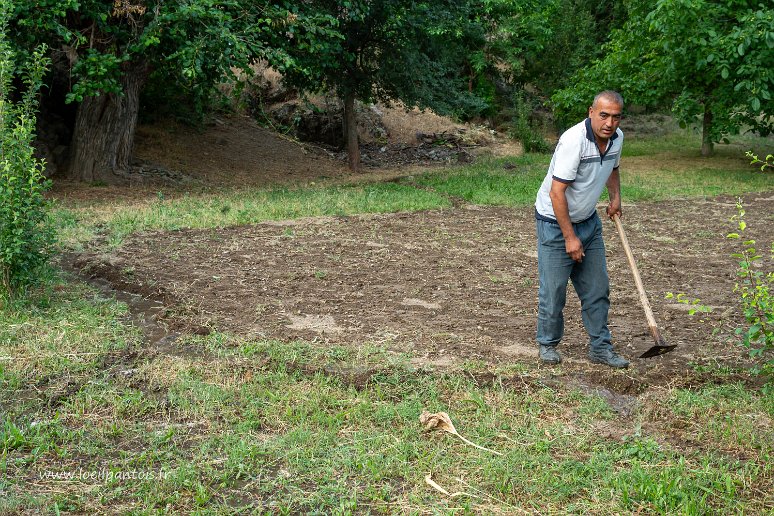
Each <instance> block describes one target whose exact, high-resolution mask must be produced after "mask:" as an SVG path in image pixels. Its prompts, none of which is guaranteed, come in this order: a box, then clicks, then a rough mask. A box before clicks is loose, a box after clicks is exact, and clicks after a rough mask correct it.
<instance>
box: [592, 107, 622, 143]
mask: <svg viewBox="0 0 774 516" xmlns="http://www.w3.org/2000/svg"><path fill="white" fill-rule="evenodd" d="M621 111H622V106H620V105H619V104H618V103H616V102H614V101H611V100H609V99H607V98H605V97H602V98H600V99H599V100H597V101H596V102H595V103H594V104H593V105H592V106H591V107H590V108H589V118H590V119H591V130H592V131H594V136H596V138H597V141H601V142H606V141H607V140H609V139H610V137H611V136H613V135H614V134H615V131H616V129H618V124H620V123H621Z"/></svg>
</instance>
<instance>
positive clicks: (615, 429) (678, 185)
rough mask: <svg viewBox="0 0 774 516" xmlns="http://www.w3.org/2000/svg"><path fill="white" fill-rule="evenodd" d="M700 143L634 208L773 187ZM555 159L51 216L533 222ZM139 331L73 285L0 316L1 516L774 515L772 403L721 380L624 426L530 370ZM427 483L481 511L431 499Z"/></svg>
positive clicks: (651, 168)
mask: <svg viewBox="0 0 774 516" xmlns="http://www.w3.org/2000/svg"><path fill="white" fill-rule="evenodd" d="M683 138H687V140H684V139H683ZM691 138H692V137H691V136H690V135H688V136H681V135H678V136H677V137H676V138H675V139H664V138H661V139H655V138H654V139H651V140H647V139H645V140H642V141H644V143H639V142H631V144H630V143H627V149H629V150H628V151H627V152H630V154H628V156H627V157H626V158H625V161H624V165H623V168H622V171H623V181H624V182H623V189H624V196H625V199H626V200H627V201H635V202H640V201H649V200H655V199H667V198H672V197H706V196H713V195H721V194H722V195H736V194H738V193H743V192H753V191H765V190H771V189H772V188H774V182H773V181H772V180H771V177H772V176H771V174H762V173H760V172H759V171H757V169H755V168H754V167H750V166H748V165H746V163H745V160H744V158H736V157H734V156H729V155H724V152H725V150H724V151H723V152H721V153H720V154H721V155H720V157H718V158H717V159H715V160H709V161H708V160H703V159H700V158H698V157H696V156H693V155H691V154H690V152H689V151H688V150H686V149H687V148H688V145H687V144H688V143H691V142H692V143H696V140H695V138H694V140H691ZM662 140H663V141H662ZM740 155H743V153H741V152H740ZM549 159H550V157H548V156H542V155H526V156H521V157H512V158H502V159H489V160H484V161H481V162H479V163H477V164H473V165H470V166H466V167H459V168H453V169H448V170H445V171H442V172H440V173H438V172H435V173H432V174H429V173H428V174H423V175H415V176H414V177H411V178H405V179H403V180H402V181H400V182H399V183H398V184H394V183H388V184H373V185H365V186H351V187H317V188H307V189H303V188H301V189H294V190H289V189H273V190H241V191H223V192H219V193H211V194H207V195H189V196H185V195H179V196H173V197H170V198H165V197H163V196H159V197H157V198H156V199H153V200H149V201H146V202H134V203H131V204H129V203H120V202H110V203H94V204H91V205H88V206H68V207H61V206H60V207H58V208H57V209H55V211H54V215H55V220H56V224H57V226H58V230H59V234H60V236H61V237H62V240H63V244H64V246H65V247H70V248H77V247H78V246H80V245H83V244H85V243H87V242H90V241H92V240H93V239H95V238H97V237H103V238H104V239H105V241H106V243H107V244H108V245H109V246H111V245H112V246H117V245H120V243H121V241H122V240H123V239H124V238H125V237H126V236H127V235H130V234H132V233H134V232H137V231H145V230H173V229H179V228H185V227H193V228H212V227H224V226H229V225H237V224H250V223H255V222H260V221H265V220H276V219H285V218H295V217H304V216H319V215H328V216H341V215H352V214H357V213H379V212H390V211H414V210H425V209H439V208H448V207H449V206H451V201H450V197H451V198H454V197H459V198H464V199H466V200H467V201H468V202H472V203H476V204H492V205H504V206H525V205H529V204H531V203H532V202H533V201H534V194H535V190H536V189H537V186H538V185H539V184H540V181H542V179H543V177H544V174H545V171H546V168H547V165H548V162H549ZM506 165H508V166H507V168H506ZM319 273H320V274H321V275H323V274H325V271H323V270H321V271H319ZM496 280H498V278H493V281H496ZM127 321H128V314H127V307H126V306H125V305H123V304H122V303H119V302H117V301H115V300H112V299H106V298H105V297H104V296H103V295H101V294H99V293H97V292H96V291H94V290H93V289H91V288H90V287H88V286H85V285H83V284H81V283H79V282H78V281H76V280H74V279H71V278H66V277H59V278H55V279H52V280H51V282H50V283H49V284H48V285H47V286H46V287H45V289H43V290H42V291H40V292H37V293H36V294H34V295H32V296H31V297H30V298H29V299H27V300H25V301H23V302H18V303H16V304H12V305H10V306H6V307H4V308H3V309H1V310H0V514H6V513H8V514H12V513H26V514H37V513H52V514H60V513H66V512H74V513H115V512H118V513H133V514H156V513H200V514H243V513H256V514H264V513H266V514H297V513H326V514H327V513H331V514H352V513H409V514H419V513H426V512H433V513H443V514H457V513H463V514H464V513H486V514H489V513H492V514H497V513H502V514H519V513H523V512H540V513H549V514H553V513H581V512H591V513H595V514H617V513H634V512H646V513H676V512H679V513H688V514H694V513H695V514H699V513H702V514H703V513H749V514H761V513H766V512H771V511H772V510H774V496H772V493H773V492H774V465H773V464H774V461H772V450H773V449H774V440H773V439H772V434H771V427H772V419H773V418H774V397H773V396H774V394H772V393H771V392H768V393H766V392H762V391H760V390H758V389H754V388H751V387H748V386H746V385H745V384H742V383H738V382H736V381H734V380H731V379H730V378H729V377H728V376H724V375H722V374H718V375H717V376H716V379H717V382H716V383H717V384H715V383H709V384H704V385H702V386H699V387H695V388H675V387H670V386H663V387H659V386H651V388H650V389H649V390H648V391H647V393H646V394H644V395H642V396H640V398H639V401H640V404H641V405H640V407H639V409H638V410H637V411H635V414H634V416H633V417H631V418H620V417H619V416H618V415H617V414H616V413H615V412H614V411H613V410H612V409H611V408H610V406H609V405H608V403H607V402H606V401H605V400H604V399H602V398H601V397H598V396H594V395H589V394H587V393H584V392H581V391H578V390H573V389H571V388H567V387H548V386H546V385H544V383H543V380H542V377H543V376H544V375H545V371H541V370H540V369H539V368H538V367H537V366H535V365H532V364H529V363H519V364H511V365H508V366H503V367H500V368H498V369H491V367H492V366H491V365H488V364H486V363H483V362H480V361H470V362H466V363H465V364H463V365H462V366H460V367H459V368H458V369H455V370H451V371H447V372H443V373H440V372H430V371H426V370H423V369H417V368H416V367H414V366H412V363H411V360H410V359H411V358H412V357H411V355H410V354H407V355H396V354H394V353H390V352H388V351H387V350H385V349H383V348H381V347H379V346H377V345H374V344H371V343H364V344H363V345H362V346H361V347H358V348H344V347H335V346H334V347H323V346H319V345H317V344H313V343H307V342H301V341H299V342H276V341H265V340H251V339H246V338H243V337H240V336H236V335H229V334H224V333H213V334H211V335H209V336H206V337H203V336H183V337H181V338H180V339H179V340H178V341H176V342H175V343H174V344H173V345H171V346H169V347H168V348H165V350H164V351H163V352H161V351H160V350H158V349H155V348H149V347H147V346H145V345H144V344H143V343H142V337H141V335H140V334H139V332H138V330H137V329H136V328H134V327H132V326H131V325H130V324H129V323H128V322H127ZM490 369H491V370H490ZM350 373H353V374H350ZM611 374H613V373H611ZM703 374H707V372H706V371H705V372H704V373H703ZM737 377H738V375H735V376H734V377H733V378H737ZM477 378H486V379H487V380H486V381H483V380H480V381H477V380H476V379H477ZM423 410H429V411H431V412H436V411H445V412H448V413H449V414H450V416H451V418H452V420H453V421H454V423H455V426H456V427H457V429H458V430H459V432H460V433H461V434H462V435H464V436H465V437H467V438H469V439H470V440H472V441H474V442H476V443H478V444H481V445H483V446H486V447H487V448H491V449H494V450H497V451H499V452H501V453H502V454H503V455H502V456H497V455H494V454H490V453H487V452H484V451H481V450H477V449H475V448H473V447H470V446H466V445H464V444H463V443H462V442H461V441H459V440H458V439H456V438H455V437H454V436H452V435H450V434H446V433H441V432H437V431H436V432H425V431H423V429H422V427H421V425H420V424H419V414H420V413H421V412H422V411H423ZM428 474H432V478H433V480H434V481H435V482H437V483H438V484H440V485H441V486H443V487H444V488H445V489H447V490H448V491H449V492H450V493H453V492H462V493H464V494H460V495H458V496H454V497H451V496H447V495H444V494H442V493H440V492H438V491H436V490H434V489H433V488H431V487H429V486H428V485H427V484H426V482H425V477H426V475H428Z"/></svg>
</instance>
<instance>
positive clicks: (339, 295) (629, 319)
mask: <svg viewBox="0 0 774 516" xmlns="http://www.w3.org/2000/svg"><path fill="white" fill-rule="evenodd" d="M745 202H746V209H747V215H746V220H747V222H748V224H749V229H748V230H747V233H748V235H747V236H748V237H751V238H756V239H757V240H758V242H759V244H760V245H759V248H760V249H761V250H762V251H764V252H763V254H764V259H765V260H769V256H768V254H769V253H768V252H767V251H768V249H769V246H770V243H771V241H772V240H774V225H773V224H772V214H773V213H774V211H773V210H772V208H774V196H772V195H771V194H762V195H757V196H756V195H752V196H749V197H748V198H747V199H746V200H745ZM600 213H601V214H602V213H603V212H602V207H600ZM735 213H736V209H735V207H734V199H731V198H721V199H712V200H706V201H705V200H690V201H670V202H660V203H638V204H636V205H625V206H624V226H625V227H626V231H627V235H628V238H629V241H630V244H631V245H632V248H633V251H634V255H635V257H636V259H637V262H638V265H639V268H640V273H641V276H642V279H643V282H644V284H645V287H646V289H647V291H648V295H649V299H650V302H651V305H652V308H653V311H654V313H655V316H656V319H657V321H658V323H659V326H660V327H661V330H662V332H663V334H664V337H665V338H666V340H667V342H668V343H670V344H677V345H678V348H677V349H676V350H675V351H674V352H672V353H670V354H668V355H665V356H662V357H656V358H651V359H644V360H643V359H638V358H637V357H638V356H639V355H640V354H641V353H642V352H644V351H645V350H647V349H648V348H649V347H650V346H651V345H652V344H653V341H652V338H651V336H650V334H649V333H648V329H647V324H646V322H645V318H644V315H643V310H642V307H641V305H640V302H639V299H638V295H637V292H636V288H635V285H634V281H633V279H632V275H631V272H630V271H629V269H628V265H627V263H626V258H625V256H624V253H623V249H622V247H621V244H620V241H619V240H618V237H617V234H616V232H615V228H614V226H613V224H612V223H611V222H609V221H605V223H604V231H605V238H606V242H607V253H608V264H609V269H610V280H611V301H612V307H611V314H610V328H611V331H612V333H613V338H614V343H615V346H616V348H617V349H618V350H619V351H620V352H621V353H622V354H623V355H625V356H626V357H628V358H629V359H631V361H632V366H631V368H630V369H628V370H627V371H623V372H616V371H612V370H610V369H609V368H606V367H604V366H599V365H592V364H590V363H589V362H588V361H587V360H586V351H587V346H586V342H587V337H586V335H585V332H584V330H583V326H582V322H581V317H580V306H579V303H578V302H577V298H576V297H575V295H574V294H571V295H570V296H568V300H569V301H568V306H567V309H566V311H565V316H566V333H565V339H564V342H563V343H562V345H561V346H560V351H561V352H562V354H563V356H564V357H565V363H564V364H563V365H562V366H561V367H562V371H564V373H567V374H569V375H570V376H571V377H576V378H581V379H582V381H583V382H584V384H586V383H589V382H591V384H595V385H599V386H604V387H605V388H608V389H611V390H612V391H614V392H617V393H624V394H638V393H640V392H642V391H643V390H645V389H647V387H648V386H649V385H653V384H666V383H668V384H674V385H682V384H684V383H686V382H689V383H690V382H692V381H695V379H696V375H695V374H691V375H686V373H687V372H688V371H694V367H693V366H694V364H703V363H725V364H730V365H734V366H739V365H745V364H746V353H745V351H744V350H743V349H740V348H739V347H736V346H734V345H731V344H728V343H724V342H723V340H722V339H719V338H717V337H712V336H711V333H712V325H717V324H722V325H724V326H725V327H730V326H733V325H734V324H735V323H737V322H738V321H737V320H734V319H733V317H736V315H734V314H738V310H734V309H733V308H735V307H736V306H737V301H736V299H735V294H734V292H733V288H734V283H735V281H736V276H735V268H736V262H737V261H738V260H737V259H735V258H732V257H731V256H730V255H731V253H732V252H734V250H735V245H736V244H738V241H732V240H729V239H727V238H725V235H726V234H727V233H729V232H731V231H733V230H735V224H734V223H733V222H732V221H730V220H729V219H730V218H731V217H732V216H733V215H734V214H735ZM536 256H537V255H536V252H535V236H534V217H533V212H532V208H521V209H510V208H497V207H481V206H474V205H463V206H459V207H456V208H452V209H447V210H438V211H427V212H419V213H398V214H389V215H363V216H353V217H337V218H329V217H325V218H313V219H304V220H296V221H286V222H272V223H263V224H258V225H253V226H242V227H231V228H226V229H217V230H181V231H172V232H150V233H143V234H136V235H133V236H131V237H130V238H128V239H127V240H126V241H125V242H124V244H123V245H122V246H121V247H120V248H119V249H117V250H115V251H114V252H113V253H111V254H110V255H104V254H100V253H97V252H90V253H84V254H83V255H81V256H79V257H78V258H77V259H76V260H75V264H76V266H77V267H79V268H81V269H83V270H84V271H85V272H87V273H88V274H90V275H92V276H94V277H98V278H101V279H105V280H108V281H109V282H110V283H111V284H112V285H113V286H114V287H115V288H117V289H121V290H125V291H129V292H135V293H140V294H142V295H144V296H146V297H148V298H152V299H154V300H160V301H163V302H164V303H165V304H166V305H167V307H168V308H169V312H170V313H171V314H175V315H169V316H167V322H168V323H170V324H171V325H172V326H173V327H176V328H177V330H181V331H208V330H209V329H217V330H220V331H226V332H232V333H236V334H239V335H244V336H248V337H254V338H261V339H281V340H293V339H305V340H308V341H313V342H316V343H318V344H319V345H321V346H331V345H341V346H354V347H359V346H363V345H378V346H383V347H386V348H388V349H390V350H393V351H396V352H409V353H411V354H412V355H413V356H414V357H415V361H416V362H417V363H420V364H423V365H429V366H434V367H444V366H449V365H454V364H460V363H461V362H463V361H466V360H482V361H485V362H487V363H490V364H499V365H502V364H515V363H533V364H534V363H537V356H536V355H537V353H536V344H535V320H536V306H537V263H536V261H537V259H536ZM767 267H768V269H767V270H771V263H770V261H769V262H767ZM569 288H571V287H569ZM668 291H672V292H676V293H677V292H687V293H689V295H690V296H692V297H697V298H699V299H701V302H702V303H703V304H705V305H709V306H712V307H713V308H714V311H713V313H712V314H711V315H710V316H707V317H705V319H706V321H705V322H702V321H701V318H700V316H690V315H689V314H688V312H687V306H686V305H684V304H679V303H676V302H675V301H674V300H673V299H666V298H665V293H666V292H668ZM180 314H185V317H182V316H181V315H180ZM192 321H195V323H192ZM549 374H550V373H549Z"/></svg>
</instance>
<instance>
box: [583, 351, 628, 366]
mask: <svg viewBox="0 0 774 516" xmlns="http://www.w3.org/2000/svg"><path fill="white" fill-rule="evenodd" d="M589 360H591V363H592V364H605V365H608V366H610V367H614V368H616V369H626V368H627V367H629V361H628V360H626V359H625V358H624V357H622V356H621V355H619V354H618V353H616V352H615V351H613V350H612V349H606V350H604V351H589Z"/></svg>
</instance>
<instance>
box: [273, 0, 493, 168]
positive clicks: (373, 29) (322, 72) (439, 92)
mask: <svg viewBox="0 0 774 516" xmlns="http://www.w3.org/2000/svg"><path fill="white" fill-rule="evenodd" d="M302 5H303V6H304V7H305V8H308V9H312V10H314V11H317V12H320V13H324V14H326V15H328V16H330V17H331V19H332V20H333V23H332V26H331V27H332V28H333V29H335V32H331V33H328V34H326V35H321V34H316V35H315V37H306V38H303V39H301V40H300V41H299V43H298V44H297V45H295V46H294V47H290V48H289V49H288V52H289V53H290V55H291V61H289V62H290V63H292V65H293V66H291V67H286V68H282V69H281V71H282V73H283V74H284V76H285V80H286V81H287V82H288V83H289V84H291V85H293V86H295V87H296V88H298V89H300V90H302V91H304V92H316V91H323V90H331V91H333V92H335V94H336V95H337V96H338V97H339V98H340V99H341V100H342V104H343V106H344V123H343V131H344V134H345V141H346V142H347V150H348V157H349V166H350V168H351V169H353V170H356V169H358V168H359V166H360V151H359V147H358V136H357V122H356V118H355V100H356V99H359V100H361V101H363V102H372V101H374V100H382V101H386V102H389V101H391V100H401V101H402V102H403V103H404V104H405V105H407V106H419V107H421V108H432V109H434V110H436V111H438V112H440V113H442V114H448V113H453V112H455V111H464V110H474V109H475V110H481V109H483V108H485V107H486V105H485V104H484V103H483V102H482V101H481V100H480V99H478V98H477V97H476V96H475V95H474V94H473V93H471V92H470V91H469V89H468V83H467V80H466V78H465V77H464V76H463V75H462V74H461V73H460V71H461V68H462V62H463V61H464V58H465V57H466V56H467V55H469V54H470V50H471V49H470V48H467V49H465V52H464V53H462V54H460V52H456V51H454V50H455V49H459V48H461V47H462V46H464V45H462V44H461V42H462V41H463V40H464V38H463V35H464V33H463V29H464V26H462V25H461V22H462V21H464V20H467V19H469V18H470V16H471V7H472V4H471V3H468V2H455V1H452V0H442V1H437V2H427V3H424V2H416V1H413V0H313V1H311V2H308V3H302Z"/></svg>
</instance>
